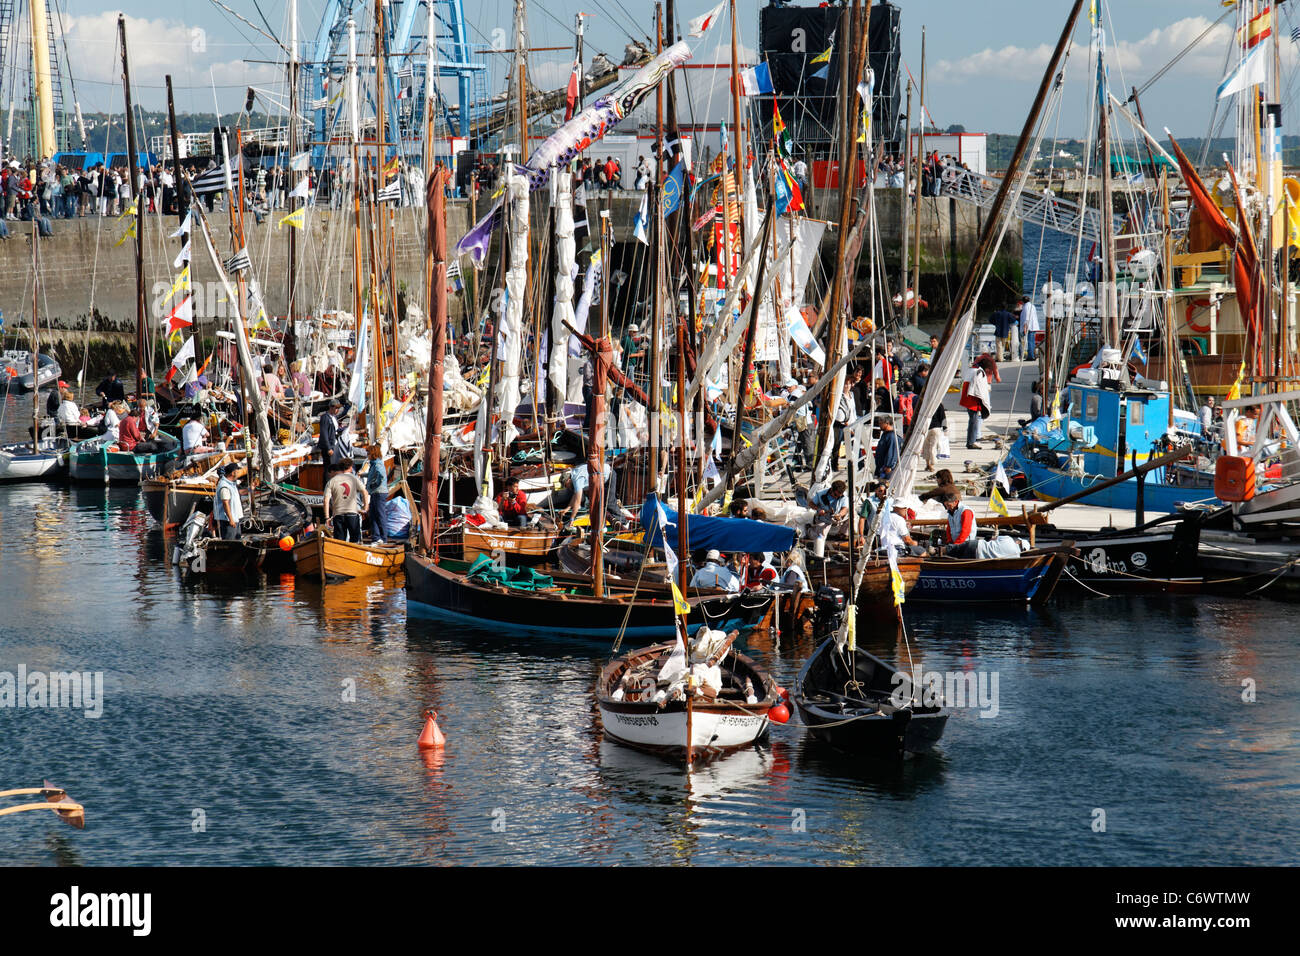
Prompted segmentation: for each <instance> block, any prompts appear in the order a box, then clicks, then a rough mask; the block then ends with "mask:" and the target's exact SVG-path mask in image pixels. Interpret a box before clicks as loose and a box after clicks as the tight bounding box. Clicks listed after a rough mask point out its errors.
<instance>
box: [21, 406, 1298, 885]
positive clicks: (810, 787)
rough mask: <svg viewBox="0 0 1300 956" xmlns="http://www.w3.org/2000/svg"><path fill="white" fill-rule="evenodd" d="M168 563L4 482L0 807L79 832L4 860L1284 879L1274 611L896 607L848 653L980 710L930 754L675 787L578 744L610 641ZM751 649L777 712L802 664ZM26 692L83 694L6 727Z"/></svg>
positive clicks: (59, 504) (1289, 681)
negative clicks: (472, 620) (433, 735)
mask: <svg viewBox="0 0 1300 956" xmlns="http://www.w3.org/2000/svg"><path fill="white" fill-rule="evenodd" d="M10 401H11V402H12V401H13V400H12V399H11V400H10ZM6 412H7V414H6V421H7V422H8V423H10V427H8V428H6V432H7V433H11V432H13V431H14V430H15V429H16V427H17V426H16V425H14V424H13V423H14V422H15V420H16V419H15V409H14V408H13V407H12V406H11V407H10V408H8V409H7V410H6ZM9 440H14V439H13V438H10V439H9ZM168 549H169V544H168V543H167V542H166V541H165V540H164V537H163V534H162V532H161V531H160V530H159V529H158V528H157V527H156V526H155V525H154V524H153V522H152V520H151V519H150V517H149V516H148V514H147V512H146V510H145V508H144V504H143V501H142V500H141V497H140V494H139V492H138V490H136V489H134V488H123V489H118V488H112V489H105V488H100V487H80V488H79V487H67V486H60V485H43V484H33V485H18V486H7V487H3V486H0V704H3V705H2V706H0V788H4V787H21V786H33V785H39V784H40V782H41V781H42V780H44V779H48V780H50V781H52V782H54V783H55V784H57V785H59V786H63V787H65V788H66V789H67V790H68V792H69V793H70V794H71V796H72V797H73V799H76V800H78V801H80V802H82V803H84V804H85V806H86V808H87V824H86V829H85V830H84V831H81V832H78V831H74V830H71V829H69V828H67V827H65V826H63V825H62V824H61V823H59V822H58V821H57V820H55V819H54V818H53V817H52V816H51V815H46V814H21V815H19V816H17V817H14V818H11V819H6V820H4V821H2V822H0V859H2V860H4V861H5V862H7V863H10V864H18V865H82V864H84V865H104V864H125V865H132V864H152V865H160V864H189V865H197V864H211V865H231V864H471V863H475V864H542V863H546V864H560V863H568V864H600V865H606V864H674V863H695V864H743V863H775V864H798V863H805V864H806V863H819V862H830V863H846V864H1030V865H1033V864H1048V863H1058V864H1080V865H1092V864H1098V865H1101V864H1106V865H1117V864H1156V865H1163V864H1192V865H1196V864H1228V865H1244V864H1261V863H1268V864H1288V863H1294V862H1295V847H1296V846H1297V843H1298V842H1300V823H1298V822H1297V821H1300V813H1298V812H1297V811H1298V810H1300V740H1298V739H1297V734H1296V728H1297V726H1300V663H1297V655H1296V653H1295V648H1296V634H1297V629H1296V626H1295V606H1294V605H1287V604H1282V603H1276V602H1273V601H1270V600H1268V599H1262V598H1253V599H1238V598H1226V597H1223V598H1221V597H1211V596H1193V597H1179V598H1168V597H1161V598H1154V597H1150V598H1136V597H1135V598H1108V599H1100V598H1095V597H1090V596H1086V595H1085V596H1073V595H1061V596H1058V598H1057V599H1055V600H1054V601H1053V603H1052V604H1051V605H1049V606H1048V607H1046V608H1045V609H1043V610H1036V611H1033V610H1019V609H1016V610H996V611H995V610H985V609H979V608H976V609H971V608H941V607H939V608H935V607H931V608H925V609H922V608H919V607H908V608H907V609H906V620H907V634H906V639H905V640H904V639H902V638H900V637H899V636H898V635H897V634H896V633H895V632H894V631H893V630H892V629H890V628H884V627H881V626H880V625H879V623H878V622H872V621H863V622H862V625H861V632H862V636H861V641H862V643H863V644H864V645H865V646H866V647H867V649H869V650H871V651H873V652H874V653H876V654H877V655H879V656H881V657H884V658H885V659H887V660H890V661H894V662H898V663H901V664H902V665H904V666H909V661H910V663H911V664H912V665H915V666H916V667H917V668H918V669H921V670H923V671H925V672H939V673H943V674H947V673H958V674H964V673H973V674H976V675H980V679H981V680H983V681H984V682H985V683H984V684H983V685H982V686H984V687H985V689H986V690H987V691H990V692H995V693H992V694H991V696H990V695H988V694H986V695H985V696H984V698H983V700H982V702H981V701H968V703H969V704H970V705H971V706H966V707H962V708H958V709H955V710H954V713H953V716H952V718H951V720H950V721H949V724H948V728H947V732H946V733H945V734H944V737H943V740H942V742H941V745H940V748H939V750H938V752H936V753H935V754H933V755H931V756H929V757H927V758H924V759H921V760H916V761H909V762H907V763H905V764H900V765H892V764H884V765H879V764H862V763H860V762H857V761H854V760H851V759H847V758H844V757H840V756H838V755H836V754H834V753H832V752H828V751H826V750H824V749H822V748H821V747H820V746H818V745H816V744H814V743H813V742H812V741H811V740H810V738H809V737H808V736H807V734H806V733H805V731H804V730H803V728H802V727H801V726H800V725H799V723H798V720H797V718H795V719H792V720H791V722H790V723H789V724H786V725H784V726H776V727H774V728H773V732H772V734H771V739H770V741H769V742H768V743H766V744H765V745H763V746H760V747H757V748H755V749H752V750H749V751H744V752H740V753H737V754H734V755H732V756H730V757H727V758H725V759H723V760H721V761H718V762H716V763H713V764H709V765H706V766H704V767H703V768H701V769H698V770H697V771H696V772H694V773H693V774H691V775H690V777H689V778H688V777H687V776H686V774H685V773H684V772H683V771H682V770H681V769H680V768H678V767H676V766H675V765H673V764H670V763H668V762H666V761H663V760H660V759H658V758H655V757H650V756H643V755H641V754H638V753H634V752H631V751H628V750H625V749H623V748H622V747H619V746H618V745H615V744H612V743H610V742H608V741H604V740H602V736H601V731H600V727H599V721H598V718H597V716H596V714H595V710H594V706H593V698H592V693H591V692H592V687H593V684H594V681H595V679H596V676H597V673H598V671H599V669H600V668H601V666H602V665H603V663H604V662H605V661H606V660H607V659H608V656H609V654H610V650H611V648H610V646H609V645H607V644H602V643H598V642H591V641H585V640H574V639H570V638H566V637H565V636H563V635H562V634H561V635H556V636H553V637H539V636H535V635H533V636H520V635H514V634H510V633H507V632H497V631H487V630H481V629H475V628H472V627H467V626H466V625H465V624H463V623H460V622H449V621H445V620H440V619H437V618H434V617H428V616H419V615H416V614H414V613H412V612H411V611H410V609H408V607H407V605H406V600H405V595H404V592H403V591H402V589H401V588H400V587H392V586H388V587H385V586H383V585H381V584H370V585H364V584H356V585H346V584H345V585H339V586H332V587H331V588H330V589H329V591H328V593H327V594H324V595H323V594H322V592H321V589H320V587H319V586H318V585H317V584H315V583H314V582H313V583H307V582H305V581H304V580H294V579H293V578H291V577H286V578H275V579H272V580H266V581H262V582H256V583H252V584H249V585H247V586H242V585H241V586H238V587H217V586H213V585H211V584H209V583H200V584H189V583H182V581H181V580H180V578H179V575H178V574H177V573H176V571H175V569H173V568H172V567H170V565H169V563H168V560H167V552H168ZM749 650H750V652H751V653H752V654H754V656H756V657H758V658H759V659H760V660H762V661H763V662H765V663H766V664H767V665H769V666H770V667H771V668H772V670H773V671H774V673H775V675H776V676H777V678H778V680H779V682H780V683H781V684H783V685H785V686H787V687H788V686H790V685H791V684H792V683H793V680H794V677H795V674H796V673H797V671H798V668H799V666H800V665H801V663H802V662H803V660H804V659H806V657H807V655H808V653H809V652H810V650H811V647H810V646H809V645H808V643H807V642H793V641H790V640H788V639H787V640H784V641H781V642H779V643H778V642H775V641H770V640H762V641H757V640H751V641H750V642H749ZM20 669H21V670H22V671H24V672H25V673H26V674H28V675H31V674H34V673H38V672H40V673H47V674H48V673H50V672H61V671H78V672H85V673H86V674H89V675H95V674H100V675H102V694H100V695H98V696H97V697H96V698H95V700H93V701H87V700H85V699H83V700H82V701H81V703H82V706H81V707H80V708H75V707H70V706H52V705H53V704H54V703H55V701H53V700H52V699H51V700H47V701H46V706H36V707H32V706H24V707H22V708H19V707H17V706H13V704H14V703H16V701H15V700H14V698H13V696H12V695H11V696H10V697H9V698H8V701H7V702H6V700H5V698H4V696H3V688H4V686H5V685H4V683H3V682H4V680H5V674H6V673H8V674H9V675H13V677H12V678H11V680H12V679H14V678H16V676H17V675H18V674H19V673H20ZM93 684H94V680H93V678H90V679H88V683H87V686H93ZM10 686H12V685H10ZM27 702H29V701H27ZM427 707H433V708H435V709H436V710H437V711H438V715H439V716H438V719H439V723H440V725H441V727H442V729H443V731H444V732H445V733H446V735H447V745H446V748H445V749H444V750H443V751H440V752H434V753H435V755H433V756H430V755H426V754H421V753H420V752H419V751H418V750H417V748H416V738H417V736H418V734H419V732H420V730H421V727H422V713H423V711H424V709H425V708H427ZM95 711H98V716H93V714H94V712H95ZM981 714H984V715H986V716H981Z"/></svg>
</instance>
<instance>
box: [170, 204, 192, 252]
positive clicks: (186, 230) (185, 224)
mask: <svg viewBox="0 0 1300 956" xmlns="http://www.w3.org/2000/svg"><path fill="white" fill-rule="evenodd" d="M191 215H193V213H188V212H187V213H186V214H185V218H184V219H183V220H182V221H181V224H180V225H179V226H177V227H176V231H175V232H173V233H172V234H171V235H169V236H168V237H167V238H168V239H179V238H180V237H181V236H188V235H189V234H190V216H191ZM187 258H188V257H187Z"/></svg>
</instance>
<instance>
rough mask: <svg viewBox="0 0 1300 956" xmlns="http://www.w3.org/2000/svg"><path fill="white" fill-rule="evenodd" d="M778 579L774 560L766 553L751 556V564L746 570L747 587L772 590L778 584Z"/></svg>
mask: <svg viewBox="0 0 1300 956" xmlns="http://www.w3.org/2000/svg"><path fill="white" fill-rule="evenodd" d="M776 579H777V573H776V568H774V567H772V560H771V558H770V557H769V556H768V555H767V554H766V553H763V552H756V553H753V554H750V556H749V564H748V566H747V567H746V568H745V587H747V588H771V587H772V586H773V585H774V584H776Z"/></svg>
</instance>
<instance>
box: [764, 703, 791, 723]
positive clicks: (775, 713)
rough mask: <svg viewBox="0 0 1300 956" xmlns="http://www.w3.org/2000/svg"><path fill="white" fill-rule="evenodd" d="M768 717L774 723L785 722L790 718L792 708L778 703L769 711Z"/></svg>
mask: <svg viewBox="0 0 1300 956" xmlns="http://www.w3.org/2000/svg"><path fill="white" fill-rule="evenodd" d="M767 719H768V720H771V721H773V722H774V723H778V724H784V723H785V722H786V721H788V720H789V719H790V708H789V707H787V706H785V704H777V705H776V706H775V707H773V708H772V709H771V710H769V711H768V712H767Z"/></svg>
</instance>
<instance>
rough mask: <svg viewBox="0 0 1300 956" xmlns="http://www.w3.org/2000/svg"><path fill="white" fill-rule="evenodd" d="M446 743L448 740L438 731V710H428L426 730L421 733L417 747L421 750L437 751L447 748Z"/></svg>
mask: <svg viewBox="0 0 1300 956" xmlns="http://www.w3.org/2000/svg"><path fill="white" fill-rule="evenodd" d="M446 743H447V738H446V737H444V736H443V735H442V731H441V730H439V729H438V712H437V711H436V710H426V711H425V712H424V730H423V731H421V732H420V740H419V742H418V743H417V745H416V746H418V747H419V748H420V749H421V750H437V749H439V748H440V747H443V746H445V745H446Z"/></svg>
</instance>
